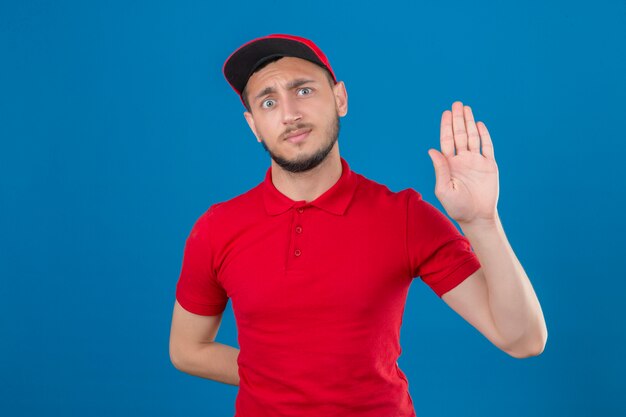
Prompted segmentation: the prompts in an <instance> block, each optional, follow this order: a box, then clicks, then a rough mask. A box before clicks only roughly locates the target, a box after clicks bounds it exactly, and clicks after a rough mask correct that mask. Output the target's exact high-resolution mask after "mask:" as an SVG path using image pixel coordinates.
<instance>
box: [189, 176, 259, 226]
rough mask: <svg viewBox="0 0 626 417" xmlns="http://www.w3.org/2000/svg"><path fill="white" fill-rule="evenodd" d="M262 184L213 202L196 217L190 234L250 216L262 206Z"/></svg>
mask: <svg viewBox="0 0 626 417" xmlns="http://www.w3.org/2000/svg"><path fill="white" fill-rule="evenodd" d="M262 185H263V183H261V184H258V185H256V186H255V187H253V188H251V189H250V190H248V191H246V192H244V193H242V194H239V195H237V196H235V197H233V198H230V199H228V200H223V201H218V202H215V203H213V204H212V205H211V206H209V208H208V209H206V210H205V211H204V212H203V213H202V214H201V215H200V217H198V219H197V220H196V222H195V224H194V227H193V229H192V234H194V233H203V232H205V231H207V230H209V229H210V230H212V231H215V229H216V228H219V227H220V225H222V226H223V225H226V224H229V223H232V221H233V220H238V219H242V218H243V217H244V216H252V215H253V212H254V211H256V210H260V209H262V208H263V196H262V190H261V186H262Z"/></svg>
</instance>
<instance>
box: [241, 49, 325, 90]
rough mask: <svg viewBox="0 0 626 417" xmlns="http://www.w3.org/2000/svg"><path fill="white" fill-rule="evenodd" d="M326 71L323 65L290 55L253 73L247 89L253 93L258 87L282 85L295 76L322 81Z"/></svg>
mask: <svg viewBox="0 0 626 417" xmlns="http://www.w3.org/2000/svg"><path fill="white" fill-rule="evenodd" d="M324 71H325V70H324V69H323V68H322V67H320V66H319V65H317V64H314V63H312V62H310V61H307V60H306V59H301V58H295V57H290V56H288V57H284V58H281V59H279V60H278V61H274V62H272V63H270V64H268V65H267V66H265V67H263V68H261V69H260V70H259V71H257V72H255V73H254V74H252V76H251V77H250V78H249V79H248V83H247V86H246V89H247V90H248V91H249V92H250V93H253V91H255V90H258V89H262V88H265V87H268V86H271V85H274V84H279V85H280V84H281V83H286V82H288V81H290V80H293V79H294V78H303V77H306V78H308V79H311V80H315V81H322V80H323V79H324V78H325V77H326V75H325V74H324Z"/></svg>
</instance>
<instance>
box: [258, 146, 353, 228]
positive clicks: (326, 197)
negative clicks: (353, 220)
mask: <svg viewBox="0 0 626 417" xmlns="http://www.w3.org/2000/svg"><path fill="white" fill-rule="evenodd" d="M340 159H341V176H340V177H339V180H337V182H336V183H335V184H333V185H332V187H330V188H329V189H328V190H326V191H325V192H324V193H323V194H322V195H320V196H319V197H317V198H316V199H315V200H313V201H311V202H309V203H306V202H305V201H304V200H301V201H295V200H292V199H290V198H289V197H287V196H286V195H284V194H282V193H281V192H280V191H278V189H277V188H276V187H275V186H274V183H273V182H272V167H271V166H270V167H269V168H268V169H267V172H266V174H265V180H264V181H263V200H264V202H265V209H266V211H267V214H269V215H271V216H274V215H277V214H280V213H283V212H285V211H287V210H288V209H290V208H291V207H294V206H295V207H304V206H307V205H311V206H315V207H318V208H320V209H322V210H326V211H328V212H330V213H333V214H336V215H343V214H344V212H345V211H346V209H347V208H348V205H349V204H350V201H351V200H352V196H353V195H354V191H355V190H356V185H357V174H356V173H354V172H353V171H352V170H351V169H350V166H349V165H348V163H347V162H346V160H345V159H343V158H341V157H340Z"/></svg>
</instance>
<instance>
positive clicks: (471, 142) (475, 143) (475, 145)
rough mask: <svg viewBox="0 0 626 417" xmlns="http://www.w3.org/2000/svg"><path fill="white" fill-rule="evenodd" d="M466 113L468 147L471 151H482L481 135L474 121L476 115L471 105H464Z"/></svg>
mask: <svg viewBox="0 0 626 417" xmlns="http://www.w3.org/2000/svg"><path fill="white" fill-rule="evenodd" d="M463 112H464V115H465V128H466V129H467V147H468V148H469V150H470V152H476V153H480V136H479V135H478V129H477V128H476V123H475V122H474V115H473V114H472V109H471V108H470V106H465V107H463Z"/></svg>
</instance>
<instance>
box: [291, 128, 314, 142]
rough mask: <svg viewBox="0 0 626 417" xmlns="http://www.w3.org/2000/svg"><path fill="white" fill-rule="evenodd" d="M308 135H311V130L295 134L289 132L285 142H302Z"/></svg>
mask: <svg viewBox="0 0 626 417" xmlns="http://www.w3.org/2000/svg"><path fill="white" fill-rule="evenodd" d="M309 133H311V129H301V130H296V131H295V132H291V133H290V134H289V136H287V137H286V138H285V140H286V141H289V142H291V143H298V142H302V141H303V140H304V139H306V137H307V136H309Z"/></svg>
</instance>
